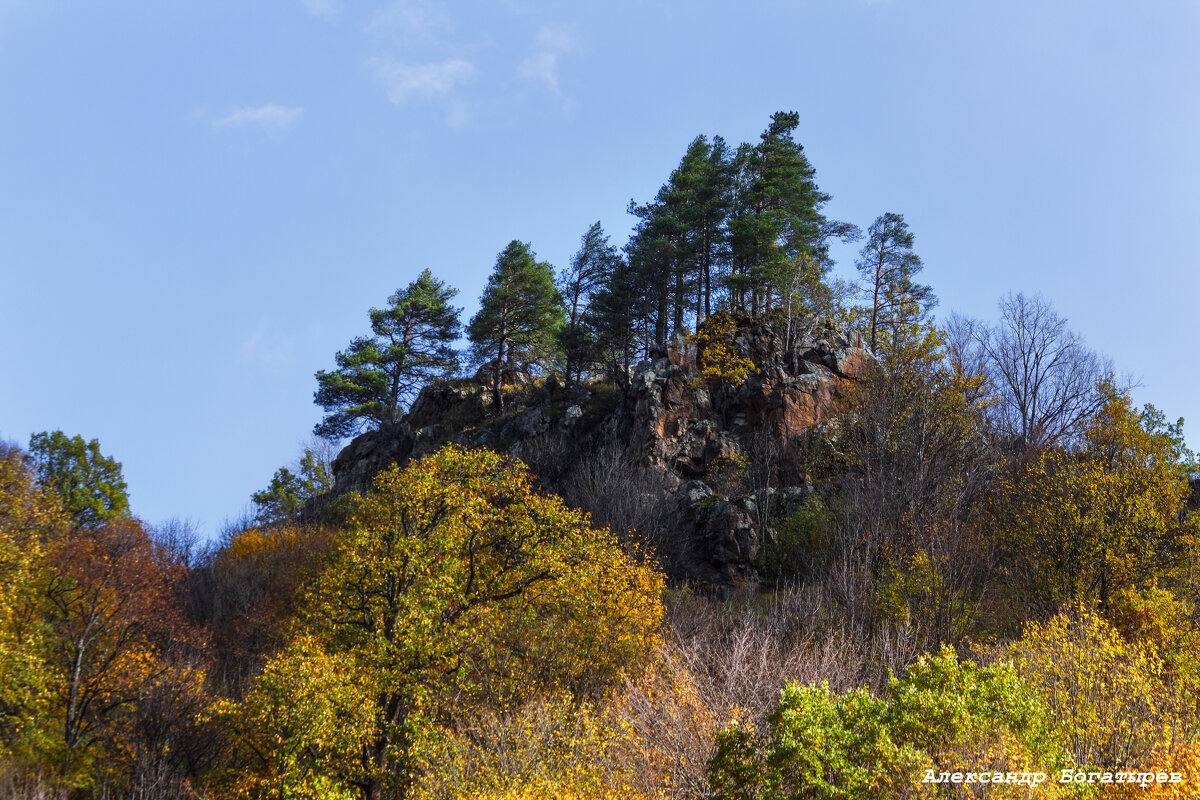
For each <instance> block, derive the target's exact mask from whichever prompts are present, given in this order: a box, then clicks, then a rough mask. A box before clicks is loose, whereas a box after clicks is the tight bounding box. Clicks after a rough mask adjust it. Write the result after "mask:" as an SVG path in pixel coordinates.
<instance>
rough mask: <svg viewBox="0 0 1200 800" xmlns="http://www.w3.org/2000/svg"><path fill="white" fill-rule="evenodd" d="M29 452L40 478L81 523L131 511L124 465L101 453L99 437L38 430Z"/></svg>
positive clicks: (122, 514)
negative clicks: (40, 431)
mask: <svg viewBox="0 0 1200 800" xmlns="http://www.w3.org/2000/svg"><path fill="white" fill-rule="evenodd" d="M29 454H30V456H31V458H32V461H33V466H34V470H35V471H36V472H37V476H38V481H40V482H41V484H42V485H43V486H45V487H47V488H48V489H50V490H51V491H53V492H54V493H55V494H57V495H58V496H59V497H60V498H61V499H62V504H63V509H64V510H65V511H66V512H67V513H68V514H70V515H71V517H72V519H74V520H75V522H76V523H77V524H79V525H90V526H95V525H100V524H103V523H104V522H107V521H108V520H112V519H117V518H118V517H124V516H127V515H128V514H129V497H128V494H127V491H128V489H127V488H126V486H125V479H124V478H123V477H122V476H121V465H120V463H119V462H117V461H115V460H114V459H112V458H109V457H107V456H105V455H104V454H103V453H101V452H100V442H99V441H98V440H96V439H92V440H91V441H90V442H85V441H84V440H83V437H82V436H71V437H68V436H67V435H66V434H64V433H63V432H62V431H54V432H42V433H35V434H34V435H33V436H32V437H31V438H30V440H29Z"/></svg>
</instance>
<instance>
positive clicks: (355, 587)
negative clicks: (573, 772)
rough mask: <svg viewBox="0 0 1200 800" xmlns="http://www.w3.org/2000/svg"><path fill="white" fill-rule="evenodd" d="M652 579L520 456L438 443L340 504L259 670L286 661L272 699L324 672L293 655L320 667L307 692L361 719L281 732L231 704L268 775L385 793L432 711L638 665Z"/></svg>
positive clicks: (432, 740)
mask: <svg viewBox="0 0 1200 800" xmlns="http://www.w3.org/2000/svg"><path fill="white" fill-rule="evenodd" d="M662 589H663V578H662V576H661V574H660V573H659V572H658V571H657V570H656V569H654V568H653V567H651V566H650V565H649V563H648V561H647V559H646V558H644V557H642V556H641V555H640V554H637V553H634V554H633V555H632V556H631V555H628V554H627V553H626V552H625V551H624V550H623V549H622V548H621V546H620V543H619V541H618V539H617V537H616V536H615V535H614V534H612V533H611V532H610V531H607V530H602V529H595V528H592V527H591V526H590V524H589V519H588V517H587V515H586V514H584V513H582V512H579V511H575V510H572V509H569V508H567V507H565V506H564V505H563V504H562V502H561V501H560V500H559V499H558V498H556V497H553V496H549V495H545V494H540V493H538V492H536V491H534V489H533V483H532V478H531V477H530V475H529V473H528V472H527V471H526V469H525V468H524V466H523V465H521V464H520V462H518V461H515V460H513V459H508V458H504V457H502V456H499V455H497V454H496V453H494V452H492V451H488V450H465V449H462V448H459V447H454V446H450V447H446V448H444V449H442V450H440V451H438V452H436V453H434V454H432V455H430V456H428V457H426V458H424V459H422V460H420V461H417V462H413V463H412V464H410V465H409V466H408V467H407V468H404V469H401V468H399V467H395V468H393V469H390V470H387V471H385V472H383V473H381V474H380V475H379V476H378V477H377V479H376V481H375V491H374V493H372V494H369V495H367V496H365V497H363V498H361V499H359V500H358V501H357V502H356V504H355V507H354V510H353V513H352V515H351V520H350V528H349V530H347V531H345V532H344V533H343V534H342V536H341V537H340V538H339V540H338V542H337V552H336V554H335V556H334V559H333V562H332V564H331V566H330V567H329V568H328V569H327V570H326V571H325V573H324V574H323V575H322V577H321V578H320V579H319V580H318V581H317V582H316V584H315V586H314V587H313V588H312V590H311V592H310V593H309V596H308V598H307V600H306V601H305V607H304V611H303V614H302V618H301V620H300V622H299V623H298V626H297V627H298V630H299V631H300V632H301V633H302V634H303V635H304V637H305V638H302V639H300V640H298V643H297V645H295V646H294V647H293V648H292V649H291V650H289V651H288V652H287V653H285V654H284V655H283V656H281V657H280V658H281V659H282V660H281V661H278V662H274V663H273V664H272V666H271V667H270V668H269V670H268V673H267V674H275V673H272V672H271V671H270V670H276V671H277V672H278V674H280V675H288V676H291V675H293V674H294V675H295V677H294V678H289V679H288V680H286V681H285V680H280V681H277V682H276V683H277V684H278V687H279V688H278V691H279V692H280V693H281V694H280V698H281V699H280V700H279V701H278V703H277V705H288V704H299V705H300V706H301V707H303V706H304V705H306V704H309V705H311V703H309V701H308V700H306V698H307V697H310V696H315V691H316V690H315V689H314V690H313V692H309V691H308V690H307V689H304V688H303V687H305V686H308V685H319V686H323V685H324V684H311V681H312V680H315V678H312V677H306V676H305V675H304V672H305V670H306V667H305V664H306V663H307V661H311V662H312V664H314V665H315V666H320V665H326V666H325V667H322V669H324V670H325V671H326V672H330V673H331V677H330V680H334V677H333V674H334V673H335V674H336V682H335V683H334V684H331V685H330V686H329V687H326V689H325V690H324V691H328V692H330V693H332V694H333V695H334V696H337V697H345V698H346V701H345V706H346V707H347V708H349V707H353V706H354V704H355V702H357V703H358V705H359V706H360V707H362V708H364V709H366V712H365V713H367V714H368V717H367V719H369V724H368V725H367V728H366V730H365V732H363V730H362V729H360V728H358V727H355V726H346V727H345V728H344V729H341V730H337V731H334V730H333V729H331V728H330V727H328V726H327V725H326V724H325V723H321V724H316V722H320V720H318V721H316V722H314V723H313V725H314V727H310V728H302V729H298V730H296V731H291V732H288V731H283V730H281V729H280V727H279V725H278V724H277V723H273V722H270V719H272V718H273V715H271V714H265V713H263V714H259V713H258V712H256V711H254V706H253V705H251V706H248V707H247V711H246V712H245V713H248V714H251V715H252V716H254V715H255V714H258V716H259V717H261V718H262V719H263V720H264V725H265V726H266V728H265V729H266V730H267V731H268V732H269V733H270V735H271V736H273V737H274V739H271V740H269V741H268V743H267V745H266V746H265V747H266V750H267V752H269V753H271V754H272V755H271V756H270V758H271V760H272V762H273V763H276V764H281V765H282V766H281V767H279V770H280V772H279V774H280V775H282V776H284V778H286V780H288V781H292V782H295V781H297V780H305V781H307V780H310V777H309V776H315V777H312V778H311V779H312V780H316V779H317V778H320V779H321V780H328V781H335V779H336V781H335V782H336V783H337V785H338V786H343V787H344V786H350V785H359V786H364V785H365V786H368V787H371V790H372V791H378V790H383V791H384V792H385V793H386V792H395V793H403V792H404V791H405V790H406V787H408V786H410V785H412V784H413V782H414V781H415V780H417V778H418V777H419V776H420V775H421V774H422V773H425V772H428V771H429V770H430V769H431V768H434V767H437V768H438V769H440V767H438V766H437V765H436V763H431V762H429V761H428V759H429V758H430V757H431V756H430V754H431V753H435V752H438V751H439V747H440V745H439V744H438V743H439V741H440V740H441V739H442V738H443V736H445V735H450V734H449V733H447V731H445V730H442V726H443V724H444V723H445V721H446V720H448V719H454V718H459V719H461V718H462V717H463V716H464V715H469V714H485V713H495V714H497V715H500V718H502V719H503V718H505V715H509V714H512V713H515V712H516V711H517V710H519V709H520V708H521V707H522V706H523V705H524V704H525V703H527V702H529V701H530V700H531V699H536V698H537V697H539V696H541V695H544V694H545V693H551V696H553V697H569V698H571V702H574V703H580V702H583V701H585V700H586V698H588V697H590V696H593V695H595V694H597V693H598V692H600V691H601V690H602V689H603V688H604V687H605V686H606V685H611V684H612V683H613V682H615V681H616V680H617V679H619V677H620V675H621V673H622V672H623V671H624V670H626V669H636V668H637V667H638V666H639V665H640V664H642V663H644V662H645V660H646V659H647V658H648V657H649V654H650V653H651V652H652V650H653V647H654V645H655V643H656V642H657V638H658V633H657V630H658V625H659V622H660V620H661V618H662V601H661V595H662ZM301 643H303V646H302V647H301ZM296 648H299V649H296ZM272 691H274V689H272ZM289 693H290V694H289ZM351 698H358V699H357V701H354V700H352V699H351ZM251 700H254V698H253V697H252V698H251ZM256 702H257V701H256ZM272 702H274V701H272ZM339 702H341V701H339ZM302 711H303V708H301V712H302ZM324 718H328V715H326V717H323V719H324ZM284 719H286V717H285V718H284ZM306 724H307V723H306ZM310 737H313V741H312V742H309V741H308V739H309V738H310ZM309 745H312V746H309ZM314 748H315V749H314ZM289 754H294V756H293V755H289ZM281 779H282V778H281Z"/></svg>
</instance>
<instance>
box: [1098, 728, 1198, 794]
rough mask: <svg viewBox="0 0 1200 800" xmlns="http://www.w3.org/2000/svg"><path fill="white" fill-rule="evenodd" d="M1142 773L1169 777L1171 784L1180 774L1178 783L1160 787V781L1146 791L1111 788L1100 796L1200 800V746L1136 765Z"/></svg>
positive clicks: (1160, 753) (1161, 754) (1185, 747)
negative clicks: (1176, 774)
mask: <svg viewBox="0 0 1200 800" xmlns="http://www.w3.org/2000/svg"><path fill="white" fill-rule="evenodd" d="M1134 766H1136V768H1137V771H1138V772H1152V773H1154V775H1155V777H1156V778H1157V776H1158V775H1159V774H1160V773H1166V774H1167V780H1168V781H1169V780H1170V778H1171V777H1172V775H1173V773H1178V775H1179V780H1178V781H1177V782H1176V783H1169V782H1168V783H1159V782H1158V781H1157V780H1156V781H1155V782H1154V783H1153V784H1150V785H1147V786H1146V787H1145V788H1142V787H1140V786H1136V785H1132V786H1131V785H1128V784H1126V785H1118V784H1116V783H1112V784H1108V785H1106V786H1105V787H1104V790H1103V791H1102V792H1101V793H1100V797H1101V798H1102V800H1134V798H1139V800H1140V798H1144V797H1149V798H1154V800H1200V742H1193V743H1190V744H1185V745H1181V746H1180V747H1176V748H1175V749H1174V750H1167V749H1162V750H1158V751H1156V752H1155V754H1154V757H1153V758H1152V759H1150V760H1149V761H1148V762H1147V763H1145V764H1141V765H1134Z"/></svg>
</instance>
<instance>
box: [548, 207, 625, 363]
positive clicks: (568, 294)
mask: <svg viewBox="0 0 1200 800" xmlns="http://www.w3.org/2000/svg"><path fill="white" fill-rule="evenodd" d="M620 261H621V256H620V254H619V253H618V252H617V249H616V248H615V247H613V246H612V245H611V244H609V241H608V236H607V235H606V234H605V233H604V228H602V227H601V226H600V223H599V222H595V223H594V224H593V225H592V226H591V227H590V228H588V230H587V233H585V234H584V235H583V239H582V241H581V242H580V245H579V250H578V252H576V253H575V255H574V256H572V258H571V265H570V266H569V267H567V268H566V269H565V270H563V272H562V275H561V276H559V284H558V285H559V290H560V291H561V292H562V296H563V303H564V305H565V306H566V313H567V321H566V325H564V326H563V328H562V335H561V337H560V339H561V345H562V349H563V355H564V357H565V358H566V369H565V372H566V380H567V383H568V384H570V383H571V382H573V381H577V380H579V378H580V375H581V373H582V372H583V370H584V368H585V367H587V365H588V362H589V361H590V360H591V359H592V358H593V354H594V351H595V338H594V336H593V335H592V331H591V329H590V328H589V326H588V325H587V324H585V321H584V320H585V317H586V316H587V312H588V308H589V307H590V306H591V303H592V298H593V296H594V295H595V293H596V292H597V291H598V290H599V288H600V286H601V284H602V283H603V282H604V281H605V280H606V279H607V278H608V277H609V276H610V275H611V274H612V272H613V270H614V269H616V267H617V265H618V264H619V263H620Z"/></svg>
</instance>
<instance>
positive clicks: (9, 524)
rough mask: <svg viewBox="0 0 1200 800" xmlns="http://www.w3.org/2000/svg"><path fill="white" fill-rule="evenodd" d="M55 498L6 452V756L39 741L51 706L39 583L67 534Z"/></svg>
mask: <svg viewBox="0 0 1200 800" xmlns="http://www.w3.org/2000/svg"><path fill="white" fill-rule="evenodd" d="M66 524H67V521H66V517H65V515H64V514H63V512H62V509H61V506H60V503H59V500H58V499H57V496H56V495H54V493H53V492H43V491H42V489H41V487H39V486H38V485H37V484H36V482H35V481H34V478H33V474H32V473H31V472H30V471H29V469H28V468H27V467H26V465H25V463H24V461H23V459H22V458H21V454H20V452H19V451H17V450H15V449H14V450H9V451H0V755H4V754H6V753H9V752H11V751H12V750H13V749H17V748H19V747H21V745H22V743H23V742H25V740H27V739H29V738H30V737H31V736H34V735H35V732H34V731H33V730H32V728H33V727H35V726H36V724H37V722H38V720H37V719H36V714H35V711H34V709H35V708H38V707H40V706H41V705H43V704H44V703H45V702H46V701H47V700H48V692H49V688H50V674H49V670H48V669H47V664H46V660H45V659H46V652H45V647H46V643H45V630H44V628H43V626H42V624H41V622H40V619H39V616H40V615H39V609H38V602H39V600H38V594H37V593H38V580H39V570H40V569H41V566H42V557H43V551H44V545H45V543H46V542H47V541H50V540H53V539H55V538H57V537H58V536H59V535H60V534H61V532H62V531H63V530H64V529H65V527H66Z"/></svg>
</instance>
